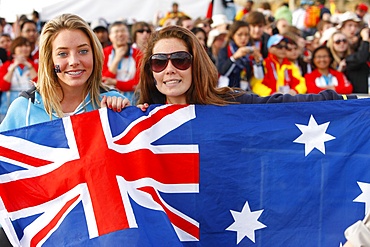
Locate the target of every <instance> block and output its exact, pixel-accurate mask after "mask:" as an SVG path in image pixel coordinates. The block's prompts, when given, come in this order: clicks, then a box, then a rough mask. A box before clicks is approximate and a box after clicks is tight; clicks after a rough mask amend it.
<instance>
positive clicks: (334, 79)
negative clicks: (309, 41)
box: [305, 46, 353, 94]
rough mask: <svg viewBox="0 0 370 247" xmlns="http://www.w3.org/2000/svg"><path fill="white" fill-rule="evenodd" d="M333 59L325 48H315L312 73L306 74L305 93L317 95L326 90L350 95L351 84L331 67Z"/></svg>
mask: <svg viewBox="0 0 370 247" xmlns="http://www.w3.org/2000/svg"><path fill="white" fill-rule="evenodd" d="M333 60H334V58H333V56H332V54H331V52H330V49H329V48H328V47H326V46H320V47H318V48H316V49H315V50H314V51H313V53H312V65H313V68H314V70H313V71H312V73H309V74H306V75H305V79H306V85H307V93H319V92H321V91H323V90H326V89H331V90H334V91H336V92H337V93H338V94H350V93H352V89H353V88H352V84H351V83H350V82H349V81H348V80H347V78H346V76H345V75H344V74H343V73H342V72H340V71H337V70H335V69H333V68H332V67H331V64H332V62H333Z"/></svg>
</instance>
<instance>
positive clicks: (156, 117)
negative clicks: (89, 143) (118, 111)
mask: <svg viewBox="0 0 370 247" xmlns="http://www.w3.org/2000/svg"><path fill="white" fill-rule="evenodd" d="M187 106H188V105H171V106H168V107H166V108H164V109H161V110H159V111H157V112H156V113H154V114H153V115H152V116H151V117H150V118H147V119H145V120H143V121H141V122H140V123H137V124H136V125H135V126H134V127H133V128H132V129H130V130H129V132H128V133H127V134H126V135H125V136H124V137H122V138H121V139H120V140H117V141H115V142H114V143H116V144H119V145H127V144H129V143H130V142H131V141H132V140H133V139H134V138H135V137H136V136H137V135H138V134H139V133H141V132H143V131H144V130H146V129H149V128H150V127H152V126H153V125H154V124H156V123H158V122H159V121H160V120H161V119H162V118H164V117H166V116H168V115H169V114H172V113H174V112H175V111H177V110H179V109H181V108H184V107H187Z"/></svg>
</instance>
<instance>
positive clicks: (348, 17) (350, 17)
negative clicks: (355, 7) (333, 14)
mask: <svg viewBox="0 0 370 247" xmlns="http://www.w3.org/2000/svg"><path fill="white" fill-rule="evenodd" d="M346 21H354V22H360V21H361V19H360V18H358V17H357V15H356V14H355V13H353V12H350V11H347V12H345V13H343V14H341V15H340V16H339V24H338V26H337V27H338V28H342V26H343V23H344V22H346Z"/></svg>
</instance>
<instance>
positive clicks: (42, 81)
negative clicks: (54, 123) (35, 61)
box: [37, 14, 104, 119]
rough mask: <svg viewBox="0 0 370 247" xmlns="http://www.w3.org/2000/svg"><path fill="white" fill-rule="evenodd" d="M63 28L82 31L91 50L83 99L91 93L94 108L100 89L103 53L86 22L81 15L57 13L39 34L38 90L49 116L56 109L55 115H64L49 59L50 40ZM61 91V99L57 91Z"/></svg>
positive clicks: (101, 85)
mask: <svg viewBox="0 0 370 247" xmlns="http://www.w3.org/2000/svg"><path fill="white" fill-rule="evenodd" d="M62 30H81V31H82V32H83V33H84V34H86V36H87V37H88V39H89V41H90V43H91V47H92V53H93V60H94V65H93V71H92V74H91V76H90V77H89V79H88V80H87V82H86V85H85V89H84V92H83V95H81V97H82V100H83V99H84V97H86V95H87V94H88V93H90V97H91V102H92V104H93V107H94V108H99V106H100V100H99V94H100V88H101V87H103V84H102V68H103V61H104V55H103V50H102V46H101V44H100V42H99V40H98V38H97V37H96V35H95V34H94V32H93V31H92V30H91V28H90V26H89V25H88V23H87V22H85V21H84V20H83V19H82V18H81V17H79V16H77V15H73V14H63V15H60V16H58V17H56V18H54V19H52V20H50V21H49V22H47V23H46V24H45V26H44V27H43V29H42V32H41V36H40V49H39V69H38V82H37V89H38V91H39V93H40V95H41V97H42V100H43V102H44V107H45V111H46V112H47V113H48V114H49V115H50V119H51V118H52V113H53V112H55V113H56V115H57V116H58V117H63V111H62V106H61V104H60V102H61V100H62V99H63V97H64V92H63V89H62V87H61V85H60V83H59V80H58V77H57V74H56V73H55V71H54V64H53V58H52V53H53V52H52V48H53V47H52V43H53V41H54V40H55V38H56V37H57V35H58V34H59V33H60V32H61V31H62ZM60 91H61V92H62V98H61V97H60V95H59V94H58V92H60Z"/></svg>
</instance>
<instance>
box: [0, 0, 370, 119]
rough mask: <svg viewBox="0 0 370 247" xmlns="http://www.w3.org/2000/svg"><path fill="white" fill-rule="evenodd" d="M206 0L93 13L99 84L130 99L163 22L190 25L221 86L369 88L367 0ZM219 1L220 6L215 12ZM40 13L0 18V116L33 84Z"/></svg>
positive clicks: (262, 90)
mask: <svg viewBox="0 0 370 247" xmlns="http://www.w3.org/2000/svg"><path fill="white" fill-rule="evenodd" d="M220 1H221V2H215V1H209V3H207V8H206V9H204V10H202V13H204V15H201V16H198V17H191V16H190V15H188V14H187V12H186V5H185V4H184V5H182V3H181V1H178V2H173V3H172V4H171V5H170V6H168V9H167V10H166V11H162V12H161V13H157V14H155V15H154V16H153V17H150V18H148V19H152V21H147V20H140V19H133V18H125V17H124V16H123V17H122V18H119V19H117V20H114V21H107V20H108V19H109V16H101V15H99V13H96V17H95V19H94V20H91V21H88V20H87V21H88V22H89V24H90V26H91V28H92V30H93V31H94V32H95V34H96V35H97V37H98V38H99V40H100V42H101V45H102V48H103V49H104V56H105V59H104V67H103V71H102V74H103V82H104V83H105V84H107V85H109V86H110V87H112V88H115V89H117V90H119V91H120V92H121V93H122V94H124V95H125V96H127V97H128V98H129V99H130V100H131V102H132V104H135V100H134V98H133V94H134V91H135V88H136V85H137V84H138V82H139V74H140V71H139V70H140V68H139V63H140V61H139V60H140V57H141V53H142V51H143V50H144V49H145V47H146V44H147V42H148V39H149V37H150V35H151V34H152V33H153V32H155V31H156V30H158V29H161V28H163V27H165V26H168V25H180V26H183V27H185V28H188V29H189V30H191V31H192V32H193V33H194V34H195V35H196V37H197V38H198V40H199V41H200V42H201V43H202V45H203V46H204V49H206V51H207V53H208V55H209V57H210V59H211V60H212V61H213V63H214V65H215V66H216V67H217V69H218V71H219V80H218V86H219V87H222V86H231V87H239V88H242V89H244V90H246V91H249V92H250V93H255V94H258V95H260V96H268V95H272V94H275V93H289V94H292V95H295V94H306V93H318V92H320V91H322V90H325V89H333V90H335V91H337V92H338V93H340V94H358V95H360V96H366V95H368V94H369V85H370V84H369V65H370V63H369V62H370V60H369V24H370V14H369V5H368V3H367V2H358V3H356V2H345V1H344V0H342V1H337V2H334V1H330V2H325V0H301V1H299V2H294V1H290V2H286V1H280V2H271V1H262V0H261V1H255V0H235V1H233V0H220ZM217 4H221V6H222V11H217V13H216V12H215V11H214V7H215V6H216V5H217ZM40 14H41V15H42V13H39V12H37V11H35V10H34V11H33V12H32V13H24V14H23V15H20V16H17V18H16V20H15V21H14V22H8V21H7V20H6V19H5V18H3V17H2V18H0V92H1V101H0V121H1V119H2V118H3V117H4V115H5V114H6V112H7V108H8V107H9V105H10V103H11V102H12V101H13V100H14V99H15V98H16V97H17V96H18V95H19V93H20V92H21V91H24V90H27V89H28V88H29V87H30V86H32V85H33V84H35V83H37V70H38V39H39V35H40V33H41V30H42V27H43V25H44V24H45V20H43V21H42V18H40Z"/></svg>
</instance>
